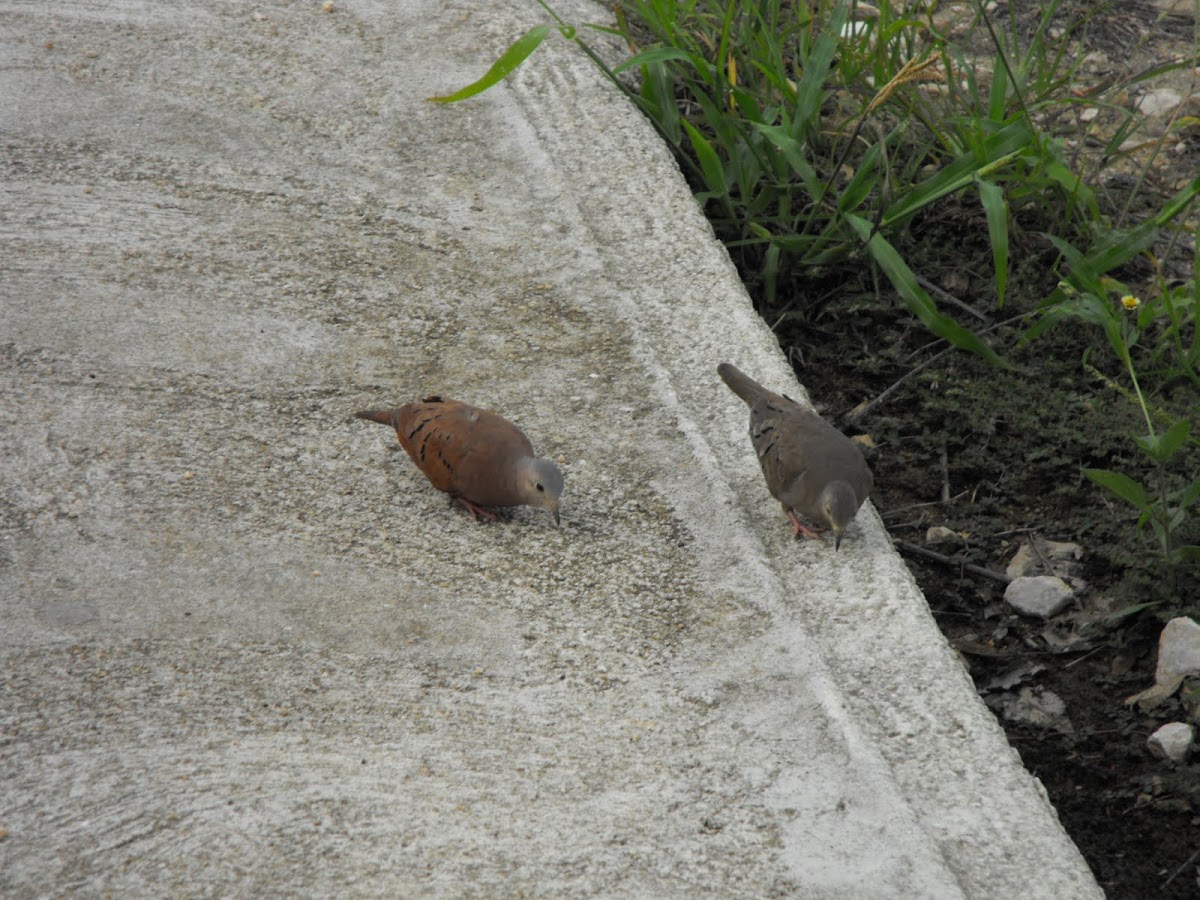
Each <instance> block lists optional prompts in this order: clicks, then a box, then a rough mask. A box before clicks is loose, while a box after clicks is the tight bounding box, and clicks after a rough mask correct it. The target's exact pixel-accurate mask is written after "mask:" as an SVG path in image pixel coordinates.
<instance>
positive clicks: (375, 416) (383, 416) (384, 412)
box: [354, 409, 399, 428]
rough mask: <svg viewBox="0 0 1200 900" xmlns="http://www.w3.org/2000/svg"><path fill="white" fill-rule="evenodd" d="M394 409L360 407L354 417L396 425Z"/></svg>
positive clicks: (381, 423)
mask: <svg viewBox="0 0 1200 900" xmlns="http://www.w3.org/2000/svg"><path fill="white" fill-rule="evenodd" d="M397 412H399V410H396V409H361V410H359V411H358V412H356V413H355V414H354V417H355V418H356V419H366V420H367V421H368V422H378V423H379V424H380V425H389V426H391V427H392V428H395V427H396V413H397Z"/></svg>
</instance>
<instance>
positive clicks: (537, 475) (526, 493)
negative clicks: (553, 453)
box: [520, 458, 563, 525]
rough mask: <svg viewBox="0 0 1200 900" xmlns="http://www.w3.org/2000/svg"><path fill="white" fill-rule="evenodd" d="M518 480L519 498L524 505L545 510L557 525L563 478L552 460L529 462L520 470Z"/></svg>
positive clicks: (542, 459)
mask: <svg viewBox="0 0 1200 900" xmlns="http://www.w3.org/2000/svg"><path fill="white" fill-rule="evenodd" d="M520 479H521V483H520V489H521V496H522V498H523V500H524V502H525V504H526V505H527V506H537V507H540V508H542V509H544V510H546V511H547V512H549V513H550V515H551V516H553V517H554V524H555V525H557V524H559V521H558V498H559V497H561V496H562V492H563V477H562V472H560V471H558V466H556V465H555V464H554V460H551V459H544V458H537V459H531V460H529V461H528V463H527V464H526V465H525V466H524V467H523V468H522V469H521V474H520Z"/></svg>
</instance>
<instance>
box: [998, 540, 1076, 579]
mask: <svg viewBox="0 0 1200 900" xmlns="http://www.w3.org/2000/svg"><path fill="white" fill-rule="evenodd" d="M1032 540H1036V541H1037V549H1034V548H1033V547H1032V546H1031V545H1030V544H1031V542H1030V541H1024V542H1022V544H1021V546H1020V547H1019V548H1018V549H1017V552H1016V553H1015V554H1013V558H1012V559H1011V560H1009V563H1008V567H1007V568H1006V569H1005V570H1004V573H1005V574H1006V575H1007V576H1008V577H1009V578H1020V577H1021V576H1022V575H1028V574H1029V573H1030V571H1032V570H1033V569H1036V568H1038V567H1040V566H1041V565H1042V561H1043V560H1045V562H1046V563H1048V564H1049V565H1050V566H1051V568H1052V570H1053V571H1052V572H1049V573H1046V574H1053V575H1058V574H1061V573H1062V572H1063V571H1065V569H1066V566H1067V564H1068V563H1070V562H1072V561H1077V560H1079V559H1080V558H1081V557H1082V556H1083V548H1082V547H1080V546H1079V545H1078V544H1073V543H1070V542H1066V541H1047V540H1043V539H1042V538H1033V539H1032ZM1038 551H1041V552H1040V553H1039V552H1038Z"/></svg>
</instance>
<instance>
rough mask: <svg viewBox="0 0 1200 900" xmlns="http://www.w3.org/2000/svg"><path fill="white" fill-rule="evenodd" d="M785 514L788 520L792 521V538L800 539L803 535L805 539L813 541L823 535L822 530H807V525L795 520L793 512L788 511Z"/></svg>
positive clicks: (797, 519)
mask: <svg viewBox="0 0 1200 900" xmlns="http://www.w3.org/2000/svg"><path fill="white" fill-rule="evenodd" d="M787 514H788V518H789V519H791V520H792V528H794V529H795V531H794V532H793V534H792V537H800V535H804V536H805V537H806V538H809V539H813V538H819V537H820V536H821V535H822V534H824V530H823V529H820V528H809V527H808V526H807V525H805V524H804V523H802V522H801V521H800V519H799V518H797V516H796V513H795V511H793V510H790V509H789V510H788V511H787Z"/></svg>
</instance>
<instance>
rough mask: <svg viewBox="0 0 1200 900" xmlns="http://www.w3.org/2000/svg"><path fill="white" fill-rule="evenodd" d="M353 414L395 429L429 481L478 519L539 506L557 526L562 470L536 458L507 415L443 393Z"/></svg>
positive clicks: (530, 445)
mask: <svg viewBox="0 0 1200 900" xmlns="http://www.w3.org/2000/svg"><path fill="white" fill-rule="evenodd" d="M355 415H356V416H357V417H358V418H360V419H368V420H370V421H372V422H379V423H380V424H381V425H390V426H392V427H393V428H395V429H396V437H398V438H399V439H400V446H401V447H403V448H404V450H405V452H406V453H408V455H409V457H410V458H411V459H412V461H413V462H414V463H416V465H417V468H418V469H420V470H421V471H422V472H423V473H424V474H425V477H426V478H428V479H429V482H430V483H431V484H432V485H433V486H434V487H435V488H437V489H438V490H439V491H445V492H446V493H447V494H449V495H450V496H451V498H453V499H454V501H455V502H457V503H459V504H461V505H462V506H464V507H466V509H467V510H468V511H469V512H470V513H471V515H472V516H474V517H475V519H476V520H478V519H479V518H480V516H482V517H483V518H485V519H488V520H490V521H495V519H496V513H495V512H494V511H493V509H491V507H501V506H538V507H541V508H542V509H545V510H548V511H549V512H550V515H551V516H553V517H554V524H555V525H557V524H558V500H559V497H560V496H561V495H562V490H563V478H562V473H561V472H559V471H558V466H556V465H555V464H554V463H553V461H551V460H549V459H543V458H540V457H537V456H534V455H533V445H532V444H531V443H529V438H527V437H525V434H524V433H523V432H522V431H521V429H520V428H518V427H517V426H516V425H514V424H513V423H512V422H510V421H508V419H505V418H504V417H502V416H499V415H497V414H496V413H494V412H490V411H488V410H486V409H480V408H479V407H477V406H470V405H468V404H466V403H459V402H458V401H457V400H449V399H445V398H442V397H426V398H425V399H424V400H422V401H421V402H420V403H406V404H405V405H404V406H401V407H398V408H396V409H364V410H362V411H361V412H357V413H355Z"/></svg>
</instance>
